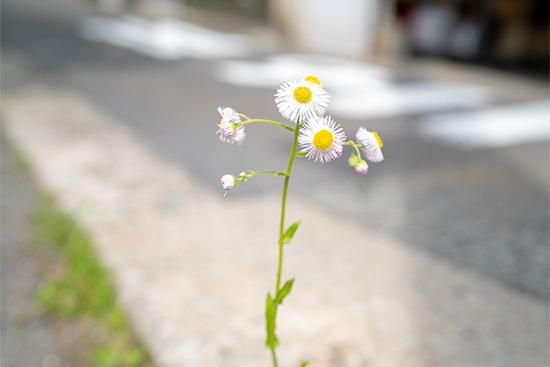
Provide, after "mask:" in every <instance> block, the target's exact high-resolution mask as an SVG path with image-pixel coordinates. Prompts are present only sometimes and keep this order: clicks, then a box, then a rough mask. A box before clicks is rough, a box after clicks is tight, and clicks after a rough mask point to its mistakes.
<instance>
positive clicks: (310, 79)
mask: <svg viewBox="0 0 550 367" xmlns="http://www.w3.org/2000/svg"><path fill="white" fill-rule="evenodd" d="M304 80H305V81H306V82H310V83H313V84H317V85H321V80H320V79H319V78H317V77H316V76H315V75H308V76H306V77H305V78H304Z"/></svg>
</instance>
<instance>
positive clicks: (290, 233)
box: [283, 220, 302, 245]
mask: <svg viewBox="0 0 550 367" xmlns="http://www.w3.org/2000/svg"><path fill="white" fill-rule="evenodd" d="M300 223H302V221H301V220H299V221H296V222H294V223H292V224H291V225H290V227H288V229H287V230H286V232H285V233H284V234H283V244H284V245H288V244H289V243H290V241H292V237H294V234H295V233H296V231H297V230H298V227H299V226H300Z"/></svg>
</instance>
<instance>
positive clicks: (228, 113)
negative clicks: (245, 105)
mask: <svg viewBox="0 0 550 367" xmlns="http://www.w3.org/2000/svg"><path fill="white" fill-rule="evenodd" d="M218 113H219V114H220V116H221V118H222V120H221V121H220V123H219V124H218V131H217V132H216V133H217V134H218V137H219V139H220V140H221V141H222V142H224V143H229V144H237V145H242V144H243V143H244V139H245V137H246V133H245V131H244V126H238V125H237V124H239V123H240V122H241V117H240V116H239V114H238V113H237V111H235V110H234V109H232V108H229V107H225V108H224V107H218Z"/></svg>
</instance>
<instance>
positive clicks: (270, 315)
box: [265, 293, 279, 348]
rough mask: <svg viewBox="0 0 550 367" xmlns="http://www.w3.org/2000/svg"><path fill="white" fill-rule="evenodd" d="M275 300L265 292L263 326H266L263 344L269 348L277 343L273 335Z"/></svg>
mask: <svg viewBox="0 0 550 367" xmlns="http://www.w3.org/2000/svg"><path fill="white" fill-rule="evenodd" d="M276 307H277V305H276V304H275V300H274V299H273V297H271V294H270V293H267V297H266V301H265V326H266V333H267V336H266V340H265V345H266V346H268V347H269V348H275V347H277V345H278V344H279V341H278V340H277V336H276V335H275V308H276Z"/></svg>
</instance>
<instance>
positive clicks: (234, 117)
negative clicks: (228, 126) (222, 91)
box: [218, 107, 241, 124]
mask: <svg viewBox="0 0 550 367" xmlns="http://www.w3.org/2000/svg"><path fill="white" fill-rule="evenodd" d="M218 113H219V114H220V116H221V117H222V122H231V123H233V124H238V123H239V122H241V116H239V114H238V113H237V111H235V110H234V109H232V108H231V107H218Z"/></svg>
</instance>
